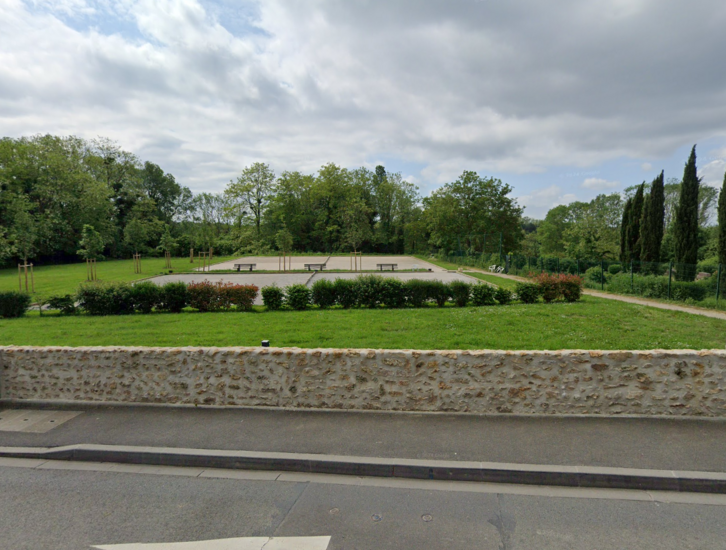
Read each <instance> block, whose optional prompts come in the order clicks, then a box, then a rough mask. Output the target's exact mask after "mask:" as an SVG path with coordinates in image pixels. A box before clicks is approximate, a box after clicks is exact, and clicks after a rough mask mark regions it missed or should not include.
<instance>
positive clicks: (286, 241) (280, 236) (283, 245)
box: [275, 229, 293, 253]
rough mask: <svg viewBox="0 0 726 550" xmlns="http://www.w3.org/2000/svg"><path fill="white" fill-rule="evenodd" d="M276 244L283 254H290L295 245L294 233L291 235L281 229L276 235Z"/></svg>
mask: <svg viewBox="0 0 726 550" xmlns="http://www.w3.org/2000/svg"><path fill="white" fill-rule="evenodd" d="M275 244H276V245H277V248H278V249H279V250H281V251H282V252H283V253H288V252H290V251H291V250H292V245H293V238H292V233H290V232H289V231H288V230H287V229H280V231H278V232H277V234H276V235H275Z"/></svg>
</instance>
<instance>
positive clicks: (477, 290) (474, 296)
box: [471, 284, 497, 306]
mask: <svg viewBox="0 0 726 550" xmlns="http://www.w3.org/2000/svg"><path fill="white" fill-rule="evenodd" d="M494 294H495V289H494V287H493V286H491V285H488V284H479V285H474V286H473V287H472V289H471V303H472V304H474V305H475V306H493V305H494V304H496V303H497V302H496V300H495V299H494Z"/></svg>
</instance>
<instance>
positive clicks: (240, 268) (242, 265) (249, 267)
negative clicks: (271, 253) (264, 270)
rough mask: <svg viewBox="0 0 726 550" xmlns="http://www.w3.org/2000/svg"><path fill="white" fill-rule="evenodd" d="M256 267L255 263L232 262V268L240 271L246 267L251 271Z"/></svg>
mask: <svg viewBox="0 0 726 550" xmlns="http://www.w3.org/2000/svg"><path fill="white" fill-rule="evenodd" d="M256 267H257V264H234V268H235V269H236V270H237V271H240V270H242V269H248V270H250V271H252V270H253V269H254V268H256Z"/></svg>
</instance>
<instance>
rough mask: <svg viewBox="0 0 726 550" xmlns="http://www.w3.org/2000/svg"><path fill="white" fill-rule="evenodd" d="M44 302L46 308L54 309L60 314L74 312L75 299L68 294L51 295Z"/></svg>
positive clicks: (71, 313)
mask: <svg viewBox="0 0 726 550" xmlns="http://www.w3.org/2000/svg"><path fill="white" fill-rule="evenodd" d="M44 304H45V305H46V306H48V309H56V310H58V311H59V312H60V314H61V315H73V314H74V313H76V300H75V298H74V297H73V296H71V295H70V294H66V295H65V296H51V297H50V298H48V299H47V300H46V301H45V302H44Z"/></svg>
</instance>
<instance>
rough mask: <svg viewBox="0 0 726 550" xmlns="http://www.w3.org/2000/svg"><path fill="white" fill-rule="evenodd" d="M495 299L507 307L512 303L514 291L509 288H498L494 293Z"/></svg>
mask: <svg viewBox="0 0 726 550" xmlns="http://www.w3.org/2000/svg"><path fill="white" fill-rule="evenodd" d="M494 298H495V299H496V300H497V302H499V303H500V304H501V305H503V306H506V305H507V304H508V303H510V302H511V301H512V298H513V295H512V291H511V290H509V289H508V288H503V287H498V288H497V289H496V290H495V291H494Z"/></svg>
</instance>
